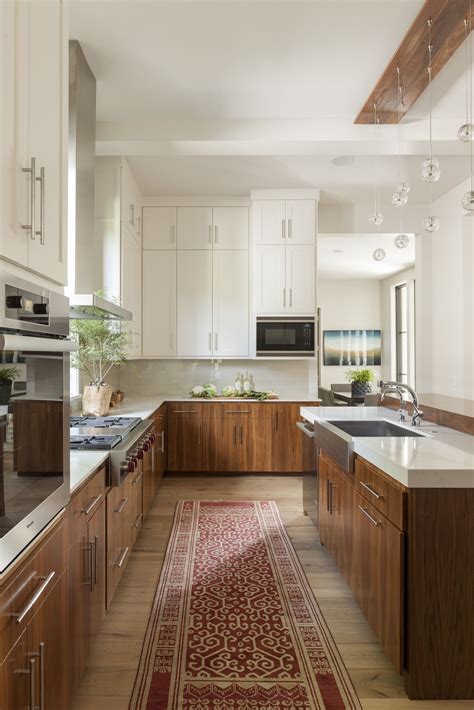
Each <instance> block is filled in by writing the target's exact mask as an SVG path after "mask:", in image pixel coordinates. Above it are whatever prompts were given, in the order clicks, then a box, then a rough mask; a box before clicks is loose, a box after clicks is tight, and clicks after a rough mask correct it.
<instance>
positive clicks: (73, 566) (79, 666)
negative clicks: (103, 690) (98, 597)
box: [67, 528, 92, 693]
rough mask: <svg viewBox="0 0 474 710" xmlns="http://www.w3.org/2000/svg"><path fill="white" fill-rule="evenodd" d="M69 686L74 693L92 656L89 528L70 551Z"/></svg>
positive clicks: (77, 539)
mask: <svg viewBox="0 0 474 710" xmlns="http://www.w3.org/2000/svg"><path fill="white" fill-rule="evenodd" d="M67 577H68V580H67V581H68V597H69V611H68V636H69V685H70V692H71V693H74V692H75V690H76V689H77V687H78V686H79V681H80V679H81V676H82V673H83V672H84V669H85V667H86V661H87V654H88V628H89V594H90V588H91V581H92V551H91V547H90V545H89V542H88V539H87V528H84V529H83V531H82V532H81V533H80V534H79V535H77V536H76V538H75V540H74V542H73V543H72V545H70V547H69V551H68V569H67Z"/></svg>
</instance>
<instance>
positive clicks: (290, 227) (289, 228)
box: [288, 217, 293, 239]
mask: <svg viewBox="0 0 474 710" xmlns="http://www.w3.org/2000/svg"><path fill="white" fill-rule="evenodd" d="M292 237H293V220H292V219H291V217H290V218H289V220H288V239H291V238H292Z"/></svg>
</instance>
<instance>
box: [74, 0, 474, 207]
mask: <svg viewBox="0 0 474 710" xmlns="http://www.w3.org/2000/svg"><path fill="white" fill-rule="evenodd" d="M422 4H423V0H345V1H343V0H324V1H323V0H303V1H300V0H286V1H278V0H252V1H250V2H246V1H240V0H217V1H214V2H213V1H204V2H203V1H202V0H193V1H189V0H188V1H185V0H167V1H161V0H70V1H69V7H70V35H71V37H72V38H74V39H77V40H79V41H80V43H81V45H82V47H83V49H84V51H85V54H86V56H87V58H88V61H89V63H90V65H91V68H92V70H93V72H94V74H95V76H96V78H97V118H98V130H97V150H98V153H99V154H104V155H126V156H127V157H128V158H129V159H130V163H131V166H132V170H133V172H134V173H135V175H136V177H137V180H138V182H139V185H140V187H141V189H142V191H143V193H144V194H145V195H147V196H152V195H157V194H162V195H170V194H176V193H178V194H184V193H186V194H190V195H192V194H195V195H202V194H215V193H219V194H248V193H249V191H250V189H252V188H258V187H289V186H292V187H298V186H302V187H312V186H315V187H319V188H320V189H321V202H322V203H348V202H361V201H364V202H365V203H367V204H370V202H371V199H372V176H373V158H372V157H371V156H373V154H374V152H375V150H376V143H375V141H374V131H373V127H372V126H354V125H353V120H354V118H355V116H356V114H357V113H358V111H359V109H360V107H361V106H362V104H363V103H364V102H365V100H366V98H367V96H368V95H369V93H370V91H371V89H372V87H373V86H374V84H375V82H376V80H377V78H378V77H379V75H380V74H381V72H382V71H383V69H384V68H385V65H386V64H387V62H388V60H389V59H390V57H391V55H392V54H393V52H394V51H395V49H396V47H397V45H398V44H399V42H400V39H401V37H402V36H403V34H404V33H405V31H406V29H407V28H408V26H409V25H410V23H411V22H412V20H413V18H414V17H415V15H416V14H417V12H418V10H419V9H420V7H421V6H422ZM104 28H105V29H104ZM463 67H464V49H463V48H462V47H461V48H460V50H458V52H457V53H456V54H455V56H454V57H453V58H452V59H451V60H450V62H449V63H448V65H447V66H446V67H445V68H444V69H443V71H442V72H441V73H440V74H439V75H438V77H436V79H435V81H434V82H433V99H434V109H435V116H434V124H433V133H434V137H435V141H436V142H435V153H436V154H439V155H440V156H442V179H441V180H440V182H439V183H438V184H437V185H435V187H434V197H436V196H437V195H440V194H443V193H444V192H446V191H448V190H449V189H451V188H452V187H453V186H454V185H456V184H458V183H459V182H461V181H462V180H463V179H464V178H465V177H466V176H467V175H468V163H467V157H466V154H465V153H466V146H465V145H462V144H460V143H459V142H458V141H457V140H456V132H457V127H458V125H459V124H460V123H461V122H462V117H463V111H464V94H463V92H464V79H463ZM426 116H427V106H426V97H425V96H422V97H421V98H420V100H419V101H418V102H417V104H416V105H415V106H414V107H413V108H412V110H411V111H410V114H409V115H408V117H407V120H406V122H405V125H404V137H405V141H406V142H405V150H406V152H407V154H410V157H409V158H408V159H407V168H406V169H407V174H408V177H409V179H410V182H411V183H412V187H413V192H412V194H411V197H410V200H412V201H415V202H426V201H427V196H428V195H427V189H426V186H425V185H424V184H423V183H422V182H421V179H420V177H419V165H420V162H421V159H422V157H423V156H424V155H425V154H426V152H427V143H426V138H427V121H426ZM379 149H380V154H381V178H382V195H383V199H384V200H385V202H387V201H389V199H390V195H391V192H392V190H393V186H394V184H395V182H396V178H397V165H396V160H395V158H394V156H395V155H396V153H397V150H398V143H397V129H396V127H393V126H386V127H385V126H382V127H381V143H380V146H379ZM341 154H351V155H356V156H357V157H358V161H357V162H356V163H355V164H354V165H353V166H345V167H340V168H336V167H334V166H333V165H332V164H331V159H332V158H333V157H335V156H337V155H341Z"/></svg>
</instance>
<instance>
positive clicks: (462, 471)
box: [300, 407, 474, 488]
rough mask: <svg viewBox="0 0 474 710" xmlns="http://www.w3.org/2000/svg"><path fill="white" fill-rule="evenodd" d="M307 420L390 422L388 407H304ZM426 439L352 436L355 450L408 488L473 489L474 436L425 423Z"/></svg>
mask: <svg viewBox="0 0 474 710" xmlns="http://www.w3.org/2000/svg"><path fill="white" fill-rule="evenodd" d="M300 411H301V416H302V417H304V418H305V419H306V420H307V421H309V422H311V423H314V422H315V421H321V422H324V421H328V420H335V419H339V420H341V421H342V420H346V421H348V420H355V421H356V420H359V421H364V420H365V421H367V420H371V419H387V420H389V421H393V422H397V421H398V413H397V412H396V411H393V410H390V409H388V408H385V407H301V410H300ZM416 431H418V432H420V433H423V434H428V436H423V437H409V436H407V437H404V436H403V437H385V436H384V437H353V441H354V451H355V453H356V454H359V456H361V457H362V458H364V459H365V460H366V461H369V462H370V463H372V464H374V466H377V468H380V469H381V470H382V471H384V472H385V473H387V474H388V475H389V476H391V477H392V478H394V479H395V480H397V481H399V483H401V484H403V485H404V486H407V487H409V488H474V437H472V436H469V435H468V434H463V433H461V432H457V431H455V430H453V429H448V428H446V427H441V426H438V425H437V424H432V423H430V422H423V424H422V426H421V427H420V428H419V429H417V430H416Z"/></svg>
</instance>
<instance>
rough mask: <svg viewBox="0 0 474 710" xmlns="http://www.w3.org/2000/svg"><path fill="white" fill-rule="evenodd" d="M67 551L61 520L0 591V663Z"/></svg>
mask: <svg viewBox="0 0 474 710" xmlns="http://www.w3.org/2000/svg"><path fill="white" fill-rule="evenodd" d="M66 554H67V550H66V527H65V523H64V521H61V522H60V523H59V524H58V526H57V527H56V528H54V530H53V531H51V533H50V534H49V535H48V537H47V539H46V540H45V541H44V543H43V544H42V545H41V547H39V548H38V549H37V550H36V551H35V552H34V553H33V555H32V557H30V558H29V559H27V560H26V561H25V563H24V564H23V565H22V566H21V568H20V570H19V572H18V574H16V575H14V576H13V577H12V578H11V579H10V581H9V584H8V586H6V587H5V588H4V589H1V590H0V662H3V660H4V658H5V657H6V655H7V654H8V652H9V651H10V649H11V648H12V647H13V645H14V644H15V642H16V641H17V640H18V639H19V637H20V636H21V634H22V633H23V631H24V629H25V628H26V626H27V625H28V624H29V622H30V621H31V619H32V618H33V617H34V615H35V613H36V611H37V610H38V608H39V607H40V605H41V603H42V602H43V601H44V599H45V598H46V596H47V595H48V594H49V592H50V591H51V589H52V588H53V587H54V585H55V584H56V583H57V581H58V580H59V578H60V577H61V575H62V574H63V572H64V570H65V569H66ZM24 612H26V613H24ZM19 614H21V615H22V616H23V618H20V617H19V616H18V615H19Z"/></svg>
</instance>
